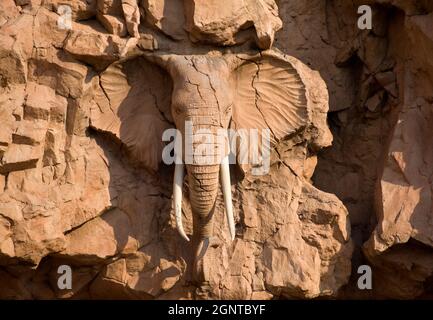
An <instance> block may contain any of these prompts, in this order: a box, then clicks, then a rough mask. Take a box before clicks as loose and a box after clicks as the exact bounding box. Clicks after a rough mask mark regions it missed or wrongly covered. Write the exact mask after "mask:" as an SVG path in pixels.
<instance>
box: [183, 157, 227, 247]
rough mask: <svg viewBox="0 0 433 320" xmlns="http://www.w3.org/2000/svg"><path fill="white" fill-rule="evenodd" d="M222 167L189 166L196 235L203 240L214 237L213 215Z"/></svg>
mask: <svg viewBox="0 0 433 320" xmlns="http://www.w3.org/2000/svg"><path fill="white" fill-rule="evenodd" d="M219 171H220V166H219V165H218V164H217V165H187V172H188V182H189V185H190V203H191V209H192V211H193V217H194V235H195V236H197V238H198V239H200V240H203V239H206V238H209V237H210V236H211V235H212V226H213V223H212V221H213V219H212V216H213V213H214V206H215V201H216V197H217V192H218V185H219Z"/></svg>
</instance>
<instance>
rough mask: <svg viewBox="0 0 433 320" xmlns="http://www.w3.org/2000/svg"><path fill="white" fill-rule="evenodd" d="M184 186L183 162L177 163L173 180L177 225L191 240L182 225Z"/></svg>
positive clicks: (182, 233)
mask: <svg viewBox="0 0 433 320" xmlns="http://www.w3.org/2000/svg"><path fill="white" fill-rule="evenodd" d="M182 186H183V164H177V163H176V164H175V168H174V180H173V205H174V212H175V216H176V227H177V231H179V233H180V235H181V236H182V238H184V239H185V240H186V241H189V238H188V236H187V235H186V233H185V230H183V225H182Z"/></svg>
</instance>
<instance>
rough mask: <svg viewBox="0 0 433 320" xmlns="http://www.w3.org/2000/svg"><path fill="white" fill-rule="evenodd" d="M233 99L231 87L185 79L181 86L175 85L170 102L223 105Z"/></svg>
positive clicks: (186, 104) (194, 104)
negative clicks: (200, 83) (203, 83)
mask: <svg viewBox="0 0 433 320" xmlns="http://www.w3.org/2000/svg"><path fill="white" fill-rule="evenodd" d="M232 99H233V94H232V89H231V88H230V87H229V86H228V85H226V86H225V87H221V86H216V85H214V84H213V82H212V85H210V84H209V83H207V84H205V85H199V84H194V83H191V82H188V81H186V82H185V83H184V84H183V86H176V87H175V88H174V91H173V97H172V102H173V103H174V104H177V105H183V106H190V105H191V106H192V107H193V106H201V105H208V106H213V107H216V106H225V105H227V104H230V103H231V101H232Z"/></svg>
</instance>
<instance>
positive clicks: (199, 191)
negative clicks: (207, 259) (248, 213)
mask: <svg viewBox="0 0 433 320" xmlns="http://www.w3.org/2000/svg"><path fill="white" fill-rule="evenodd" d="M211 149H212V151H211V153H213V155H216V156H217V157H216V158H215V159H217V160H218V161H216V162H214V163H210V164H198V163H196V162H193V163H192V164H187V165H186V169H187V173H188V184H189V186H190V204H191V209H192V213H193V226H194V230H193V233H194V236H195V238H196V239H197V240H204V239H208V238H210V237H211V235H212V227H213V219H212V217H213V214H214V207H215V202H216V198H217V193H218V187H219V181H220V178H221V188H222V192H223V196H224V205H225V211H226V215H227V223H228V227H229V231H230V238H231V239H232V240H234V237H235V226H234V218H233V205H232V196H231V184H230V170H229V164H228V156H225V157H222V155H223V154H224V153H222V152H221V150H222V147H221V145H218V144H214V145H212V148H211ZM213 155H211V156H213ZM221 158H222V159H221ZM179 162H181V161H179ZM184 170H185V165H184V164H182V163H178V164H176V167H175V172H174V184H173V202H174V209H175V215H176V225H177V229H178V231H179V233H180V235H181V236H182V238H184V239H185V240H187V241H189V238H188V236H187V235H186V233H185V231H184V228H183V224H182V185H183V179H184ZM220 173H221V174H220ZM220 176H221V177H220Z"/></svg>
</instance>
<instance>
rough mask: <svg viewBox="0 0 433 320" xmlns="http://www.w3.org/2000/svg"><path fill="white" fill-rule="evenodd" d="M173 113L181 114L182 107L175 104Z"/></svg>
mask: <svg viewBox="0 0 433 320" xmlns="http://www.w3.org/2000/svg"><path fill="white" fill-rule="evenodd" d="M174 113H175V114H177V115H180V114H182V113H183V109H182V107H180V106H175V107H174Z"/></svg>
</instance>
